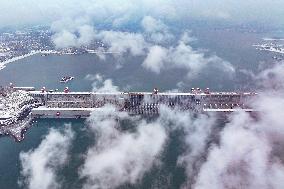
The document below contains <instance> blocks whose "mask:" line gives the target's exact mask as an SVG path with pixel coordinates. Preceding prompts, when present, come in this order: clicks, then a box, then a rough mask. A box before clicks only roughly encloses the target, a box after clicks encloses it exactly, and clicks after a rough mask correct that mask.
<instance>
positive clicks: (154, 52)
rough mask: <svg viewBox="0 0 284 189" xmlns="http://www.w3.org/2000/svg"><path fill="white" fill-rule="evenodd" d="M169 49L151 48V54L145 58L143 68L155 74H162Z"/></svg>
mask: <svg viewBox="0 0 284 189" xmlns="http://www.w3.org/2000/svg"><path fill="white" fill-rule="evenodd" d="M167 53H168V49H166V48H164V47H161V46H157V45H156V46H152V47H150V48H149V53H148V55H147V57H146V58H145V60H144V62H143V64H142V66H143V67H144V68H146V69H149V70H151V71H153V72H155V73H160V71H161V69H164V67H165V63H166V61H167V56H168V55H167Z"/></svg>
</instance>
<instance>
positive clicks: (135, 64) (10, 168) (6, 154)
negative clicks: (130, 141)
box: [0, 31, 270, 189]
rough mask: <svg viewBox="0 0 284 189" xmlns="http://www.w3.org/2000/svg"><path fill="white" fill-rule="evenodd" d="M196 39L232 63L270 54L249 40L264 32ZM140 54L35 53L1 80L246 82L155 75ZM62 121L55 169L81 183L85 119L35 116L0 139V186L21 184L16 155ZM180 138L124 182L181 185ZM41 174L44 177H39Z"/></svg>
mask: <svg viewBox="0 0 284 189" xmlns="http://www.w3.org/2000/svg"><path fill="white" fill-rule="evenodd" d="M194 35H195V36H197V38H198V42H195V44H193V46H196V47H199V48H204V49H205V48H206V49H209V50H210V51H212V52H215V53H216V54H217V55H218V56H219V57H221V58H223V59H225V60H227V61H229V62H231V63H232V64H233V65H234V66H235V67H236V68H240V69H250V70H254V71H255V70H257V67H258V64H259V62H260V61H267V62H268V61H269V60H270V56H266V55H263V54H260V53H259V52H258V51H256V50H255V49H254V48H253V47H252V46H251V45H252V44H253V43H255V42H258V41H259V40H260V39H261V37H263V36H262V35H257V34H248V33H237V32H224V31H222V32H220V31H215V32H210V33H206V31H195V33H194ZM143 58H144V57H142V56H141V57H132V56H130V55H128V56H124V57H123V58H114V57H112V56H110V55H107V57H106V60H100V59H99V58H98V57H97V56H96V55H94V54H84V55H72V56H70V55H63V56H58V55H49V56H45V57H43V56H40V55H34V56H30V57H27V58H25V59H21V60H18V61H16V62H13V63H10V64H8V65H7V67H6V68H5V69H3V70H0V85H8V84H9V83H10V82H13V83H14V84H15V85H17V86H34V87H36V88H37V89H39V88H41V87H42V86H45V87H46V88H48V89H59V90H63V88H64V87H65V86H68V87H69V88H70V90H71V91H91V90H92V81H90V80H87V79H86V78H85V77H86V75H88V74H92V75H95V74H101V75H103V76H104V77H105V78H111V79H112V80H113V83H114V85H117V86H119V87H120V89H122V90H129V91H151V90H152V89H153V88H154V87H158V88H159V89H160V90H161V91H165V90H171V89H175V88H177V83H178V82H180V81H182V82H183V83H184V86H185V87H187V88H188V89H190V88H191V87H200V88H205V87H210V88H211V89H212V90H225V91H228V90H234V89H236V88H239V86H240V85H241V84H243V83H244V82H245V80H244V78H241V77H240V78H238V76H236V77H235V78H233V79H232V78H229V77H227V76H226V75H224V74H222V73H219V72H215V71H214V72H212V71H205V72H204V73H201V74H199V75H198V77H197V78H195V79H191V80H188V79H185V75H186V71H184V70H179V69H174V70H168V71H163V72H162V73H161V74H159V75H157V74H154V73H152V72H150V71H147V70H145V69H144V68H142V67H141V63H142V61H143ZM65 75H71V76H74V77H75V79H74V80H73V81H71V82H70V83H68V84H62V83H60V82H59V80H60V79H61V77H63V76H65ZM65 123H71V125H72V129H73V130H74V131H75V133H76V137H75V139H74V141H73V142H72V148H71V159H70V160H69V163H68V165H66V166H65V167H64V168H63V169H62V170H60V172H59V177H60V178H62V180H63V188H80V187H82V182H83V181H82V180H80V179H79V178H78V169H79V168H80V166H81V165H82V163H83V159H82V156H81V154H85V153H86V150H87V149H88V146H90V144H91V143H92V139H91V138H90V135H89V134H88V133H87V131H86V130H85V129H84V128H85V127H86V123H85V121H84V120H59V119H58V120H57V119H49V120H48V119H46V120H38V122H37V123H36V124H34V126H33V127H32V128H31V129H29V130H28V132H27V133H26V137H25V140H24V141H23V142H21V143H15V142H14V141H13V140H12V139H11V138H8V137H1V138H0V188H3V189H4V188H20V187H19V185H18V182H17V181H18V180H19V179H20V171H21V164H20V160H19V154H20V152H22V151H25V152H26V151H28V150H31V149H34V148H36V147H37V146H38V145H39V144H40V142H41V141H42V139H43V137H44V136H45V135H46V134H47V133H48V130H49V129H50V128H59V129H60V128H62V126H63V125H64V124H65ZM181 149H182V143H181V141H180V140H179V133H172V134H171V136H170V141H169V142H168V143H167V147H166V149H165V152H164V154H163V157H162V161H163V163H164V165H163V166H162V167H161V168H159V169H154V170H151V171H150V173H147V174H146V175H144V177H143V179H142V181H141V182H139V183H138V184H137V185H130V186H129V185H127V186H124V187H127V188H145V189H146V188H154V187H157V186H158V187H159V188H162V186H163V188H180V186H181V185H182V184H183V183H184V181H185V173H184V169H183V168H182V167H178V166H176V162H177V157H178V155H180V154H181ZM43 179H44V178H43Z"/></svg>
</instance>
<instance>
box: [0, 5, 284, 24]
mask: <svg viewBox="0 0 284 189" xmlns="http://www.w3.org/2000/svg"><path fill="white" fill-rule="evenodd" d="M283 7H284V1H283V0H259V1H255V0H239V1H234V0H203V1H199V0H175V1H174V0H152V1H150V0H117V1H115V0H82V1H78V0H61V1H56V0H49V1H44V0H22V1H21V0H10V1H5V0H1V7H0V25H1V27H5V26H18V25H25V24H31V25H33V24H51V23H52V22H55V21H57V20H59V19H63V18H67V17H69V18H78V17H82V18H84V19H90V20H91V21H93V22H94V23H95V24H98V23H101V21H102V20H103V21H104V22H109V23H111V24H112V25H113V26H115V27H119V26H121V25H123V24H125V23H126V22H128V21H131V20H132V21H133V20H137V19H138V20H139V19H141V17H143V16H144V15H150V16H153V17H156V18H161V19H163V20H167V21H174V20H179V21H182V20H187V19H190V20H195V19H205V20H220V21H229V22H235V23H246V22H260V23H269V24H272V25H273V26H279V25H282V26H283V19H284V13H283Z"/></svg>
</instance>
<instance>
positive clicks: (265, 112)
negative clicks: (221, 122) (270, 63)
mask: <svg viewBox="0 0 284 189" xmlns="http://www.w3.org/2000/svg"><path fill="white" fill-rule="evenodd" d="M282 69H283V65H277V66H276V67H273V68H271V69H268V70H264V71H263V72H261V73H260V74H258V75H257V76H256V82H257V83H260V84H261V85H262V87H264V88H262V92H261V93H260V94H259V95H258V96H257V97H256V98H254V99H253V100H252V102H251V104H252V107H253V108H255V109H256V110H258V112H257V116H251V115H250V114H249V113H244V112H241V113H240V112H239V113H235V114H232V115H231V116H230V120H229V122H228V123H227V124H226V125H225V128H224V130H223V131H222V132H221V134H220V144H219V145H217V144H216V145H214V146H212V147H211V149H210V151H209V154H208V156H207V161H206V162H205V163H204V164H203V165H202V168H201V171H200V172H199V174H198V177H197V182H196V183H195V185H194V188H196V189H203V188H208V187H210V188H212V189H214V188H216V189H217V188H218V189H222V188H224V189H225V188H234V187H236V188H248V189H250V188H262V189H266V188H267V189H268V188H269V189H280V188H283V187H284V182H283V180H284V164H283V149H282V148H281V146H283V144H284V140H283V139H284V130H283V123H284V113H283V111H282V107H283V106H284V99H283V95H282V94H283V91H284V85H283V78H282V72H281V70H282Z"/></svg>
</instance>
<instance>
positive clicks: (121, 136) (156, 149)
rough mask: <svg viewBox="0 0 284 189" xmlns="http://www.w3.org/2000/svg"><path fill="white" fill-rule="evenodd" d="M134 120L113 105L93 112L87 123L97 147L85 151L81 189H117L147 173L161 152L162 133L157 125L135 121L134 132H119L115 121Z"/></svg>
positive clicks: (119, 128)
mask: <svg viewBox="0 0 284 189" xmlns="http://www.w3.org/2000/svg"><path fill="white" fill-rule="evenodd" d="M125 119H129V120H131V119H135V118H131V117H129V116H128V115H127V113H125V112H118V111H117V110H115V108H114V107H112V106H109V105H107V106H105V107H103V108H102V109H98V110H96V111H94V112H93V113H92V115H91V117H90V118H89V120H88V122H89V125H90V129H91V131H92V132H93V133H94V134H95V136H96V144H95V145H94V146H93V147H91V148H90V149H89V150H88V153H87V155H86V160H85V163H84V165H83V167H82V169H81V171H80V175H81V177H84V178H87V182H86V183H85V185H84V188H88V189H89V188H116V187H118V186H121V185H122V184H126V183H132V184H134V183H137V182H138V181H139V180H141V178H142V177H143V175H144V173H145V172H147V171H149V170H150V169H151V168H152V166H153V165H154V164H155V162H156V161H157V160H158V159H157V158H158V156H159V154H160V152H161V150H162V149H163V148H162V147H163V145H164V143H165V140H166V133H165V130H164V129H163V128H162V127H161V125H159V124H157V123H149V124H148V123H146V122H145V121H137V120H136V121H135V123H136V124H137V130H136V131H134V132H130V131H122V128H121V126H120V123H119V122H118V121H117V120H120V121H122V120H125Z"/></svg>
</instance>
